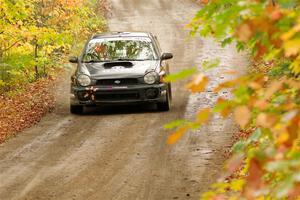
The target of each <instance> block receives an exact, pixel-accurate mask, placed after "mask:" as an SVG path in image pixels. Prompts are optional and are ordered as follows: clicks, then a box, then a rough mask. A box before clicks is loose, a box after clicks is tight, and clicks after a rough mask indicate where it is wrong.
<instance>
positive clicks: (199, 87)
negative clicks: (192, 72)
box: [186, 74, 209, 93]
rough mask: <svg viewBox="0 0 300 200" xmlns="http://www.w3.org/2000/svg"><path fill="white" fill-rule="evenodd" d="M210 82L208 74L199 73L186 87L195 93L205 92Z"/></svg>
mask: <svg viewBox="0 0 300 200" xmlns="http://www.w3.org/2000/svg"><path fill="white" fill-rule="evenodd" d="M208 82H209V79H208V77H207V76H205V75H204V74H199V75H197V76H195V77H194V79H193V80H192V82H190V83H189V84H188V85H187V86H186V87H187V88H188V89H189V90H191V91H192V92H193V93H196V92H203V91H204V90H205V87H206V85H207V84H208Z"/></svg>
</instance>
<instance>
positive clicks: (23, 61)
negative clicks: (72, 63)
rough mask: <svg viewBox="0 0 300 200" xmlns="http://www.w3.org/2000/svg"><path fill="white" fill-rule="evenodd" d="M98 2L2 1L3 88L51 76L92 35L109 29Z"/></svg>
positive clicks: (0, 71) (0, 72)
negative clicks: (98, 7) (98, 9)
mask: <svg viewBox="0 0 300 200" xmlns="http://www.w3.org/2000/svg"><path fill="white" fill-rule="evenodd" d="M96 3H97V2H96ZM96 3H95V2H94V3H93V2H92V1H88V0H70V1H65V0H44V1H40V0H27V1H23V0H14V1H11V0H0V17H1V18H0V66H1V68H0V80H1V83H2V84H1V87H0V91H2V92H3V91H7V90H11V89H14V88H16V87H18V85H19V84H26V83H27V82H31V81H34V80H36V79H38V78H39V77H44V76H47V75H49V73H51V70H52V71H53V69H55V68H57V67H60V66H61V65H62V62H63V61H64V60H66V59H65V57H66V56H67V55H68V54H69V53H70V52H74V51H77V50H78V45H80V44H82V41H83V40H85V39H86V38H87V37H88V36H89V35H91V34H93V33H95V32H101V31H103V30H105V28H106V25H105V21H104V18H103V17H102V16H99V14H96V8H95V7H96ZM4 66H5V67H4ZM3 86H5V87H3Z"/></svg>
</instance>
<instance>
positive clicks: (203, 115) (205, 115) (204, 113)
mask: <svg viewBox="0 0 300 200" xmlns="http://www.w3.org/2000/svg"><path fill="white" fill-rule="evenodd" d="M210 116H211V112H210V109H209V108H205V109H203V110H201V111H200V112H199V113H198V114H197V122H198V123H200V124H204V123H207V122H208V121H209V118H210Z"/></svg>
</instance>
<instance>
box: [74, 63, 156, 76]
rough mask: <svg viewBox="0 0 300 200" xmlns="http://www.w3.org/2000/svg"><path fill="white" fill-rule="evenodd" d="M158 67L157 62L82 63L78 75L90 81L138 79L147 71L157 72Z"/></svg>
mask: <svg viewBox="0 0 300 200" xmlns="http://www.w3.org/2000/svg"><path fill="white" fill-rule="evenodd" d="M158 66H159V60H147V61H116V62H101V63H82V64H81V66H80V68H79V73H83V74H87V75H89V76H90V77H91V78H92V79H109V78H138V77H142V76H144V75H145V73H146V72H147V71H150V70H157V69H158Z"/></svg>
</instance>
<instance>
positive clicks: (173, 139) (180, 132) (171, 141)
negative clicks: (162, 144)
mask: <svg viewBox="0 0 300 200" xmlns="http://www.w3.org/2000/svg"><path fill="white" fill-rule="evenodd" d="M186 131H187V128H186V127H181V128H179V129H178V130H177V131H176V132H175V133H173V134H172V135H170V136H169V138H168V141H167V143H168V144H175V143H176V142H177V141H178V140H179V139H180V138H181V137H182V136H183V134H185V133H186Z"/></svg>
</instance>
